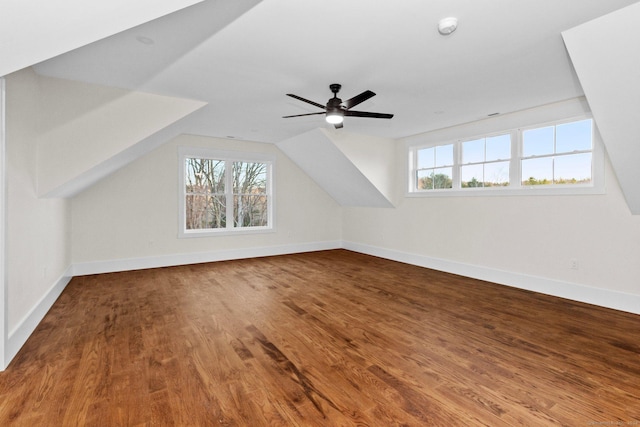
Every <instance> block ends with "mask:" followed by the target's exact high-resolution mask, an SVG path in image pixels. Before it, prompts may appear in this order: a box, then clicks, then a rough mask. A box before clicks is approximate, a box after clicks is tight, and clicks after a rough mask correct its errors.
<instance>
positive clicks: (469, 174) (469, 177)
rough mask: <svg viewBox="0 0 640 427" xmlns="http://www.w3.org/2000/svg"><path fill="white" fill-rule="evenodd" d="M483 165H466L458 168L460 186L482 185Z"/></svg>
mask: <svg viewBox="0 0 640 427" xmlns="http://www.w3.org/2000/svg"><path fill="white" fill-rule="evenodd" d="M482 166H483V165H482V164H480V165H468V166H462V168H460V180H461V185H462V188H473V187H482V186H483V185H482V183H483V181H484V177H483V167H482Z"/></svg>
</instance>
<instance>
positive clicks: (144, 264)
mask: <svg viewBox="0 0 640 427" xmlns="http://www.w3.org/2000/svg"><path fill="white" fill-rule="evenodd" d="M341 247H342V245H341V242H340V241H339V240H335V241H326V242H311V243H300V244H291V245H280V246H264V247H256V248H243V249H228V250H221V251H212V252H195V253H190V254H177V255H160V256H154V257H144V258H129V259H116V260H109V261H94V262H84V263H78V264H74V265H73V270H72V273H73V275H74V276H86V275H89V274H101V273H113V272H116V271H130V270H143V269H147V268H158V267H170V266H175V265H188V264H200V263H204V262H215V261H229V260H234V259H243V258H259V257H265V256H274V255H286V254H295V253H302V252H314V251H323V250H328V249H339V248H341Z"/></svg>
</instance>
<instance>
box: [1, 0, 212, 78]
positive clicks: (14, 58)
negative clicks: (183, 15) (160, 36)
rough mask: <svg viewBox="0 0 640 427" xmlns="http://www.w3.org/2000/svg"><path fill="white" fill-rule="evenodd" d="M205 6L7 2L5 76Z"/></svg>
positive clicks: (151, 0)
mask: <svg viewBox="0 0 640 427" xmlns="http://www.w3.org/2000/svg"><path fill="white" fill-rule="evenodd" d="M201 1H202V0H136V1H130V0H109V1H86V0H55V1H51V0H50V1H47V0H20V1H3V2H2V3H1V4H0V58H2V61H0V76H4V75H7V74H10V73H13V72H14V71H17V70H20V69H22V68H25V67H28V66H31V65H33V64H37V63H38V62H42V61H44V60H47V59H50V58H53V57H54V56H58V55H61V54H63V53H65V52H69V51H71V50H73V49H76V48H79V47H81V46H84V45H87V44H89V43H93V42H95V41H96V40H100V39H102V38H105V37H108V36H111V35H113V34H116V33H119V32H120V31H124V30H126V29H129V28H132V27H134V26H137V25H140V24H143V23H145V22H148V21H151V20H153V19H156V18H158V17H160V16H163V15H167V14H169V13H172V12H175V11H176V10H180V9H182V8H185V7H187V6H191V5H193V4H195V3H199V2H201Z"/></svg>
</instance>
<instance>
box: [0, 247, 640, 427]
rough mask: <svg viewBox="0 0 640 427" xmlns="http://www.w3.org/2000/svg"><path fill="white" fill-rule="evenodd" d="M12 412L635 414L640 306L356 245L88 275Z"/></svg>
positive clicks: (445, 421) (370, 418)
mask: <svg viewBox="0 0 640 427" xmlns="http://www.w3.org/2000/svg"><path fill="white" fill-rule="evenodd" d="M14 425H15V426H76V425H87V426H213V425H216V426H220V425H222V426H458V425H460V426H476V425H478V426H482V425H486V426H503V425H505V426H506V425H509V426H513V425H526V426H541V425H545V426H546V425H570V426H574V425H575V426H589V425H592V426H603V425H624V426H630V425H640V316H637V315H632V314H627V313H622V312H617V311H613V310H608V309H604V308H598V307H594V306H590V305H586V304H580V303H575V302H570V301H566V300H562V299H558V298H554V297H549V296H544V295H539V294H535V293H532V292H527V291H521V290H517V289H512V288H508V287H503V286H499V285H495V284H491V283H486V282H482V281H477V280H472V279H467V278H463V277H459V276H454V275H450V274H445V273H441V272H436V271H432V270H428V269H423V268H419V267H414V266H409V265H405V264H400V263H395V262H391V261H386V260H382V259H379V258H375V257H370V256H366V255H361V254H356V253H352V252H348V251H344V250H336V251H325V252H316V253H306V254H296V255H287V256H279V257H270V258H260V259H249V260H240V261H229V262H219V263H212V264H201V265H191V266H182V267H172V268H162V269H153V270H144V271H134V272H124V273H114V274H104V275H95V276H85V277H77V278H74V279H73V280H72V281H71V282H70V283H69V285H68V286H67V288H66V289H65V291H64V292H63V294H62V295H61V297H60V298H59V300H58V301H57V302H56V303H55V305H54V306H53V308H52V309H51V310H50V312H49V313H48V314H47V316H46V317H45V319H44V320H43V322H42V323H41V324H40V325H39V327H38V328H37V330H36V331H35V333H34V334H33V336H32V337H31V338H30V339H29V340H28V342H27V343H26V345H25V347H24V348H23V349H22V350H21V351H20V353H19V354H18V356H17V357H16V358H15V360H14V361H13V362H12V363H11V364H10V366H9V367H8V369H7V370H6V371H5V372H3V373H0V426H14Z"/></svg>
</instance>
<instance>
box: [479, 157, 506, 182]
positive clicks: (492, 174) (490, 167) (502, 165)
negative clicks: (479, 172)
mask: <svg viewBox="0 0 640 427" xmlns="http://www.w3.org/2000/svg"><path fill="white" fill-rule="evenodd" d="M507 185H509V162H508V161H507V162H495V163H485V165H484V186H485V187H506V186H507Z"/></svg>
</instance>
